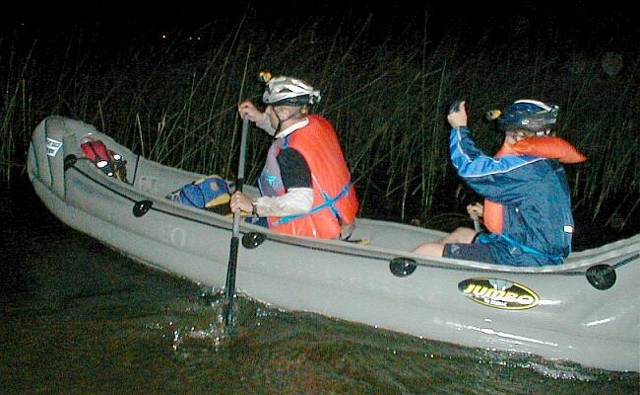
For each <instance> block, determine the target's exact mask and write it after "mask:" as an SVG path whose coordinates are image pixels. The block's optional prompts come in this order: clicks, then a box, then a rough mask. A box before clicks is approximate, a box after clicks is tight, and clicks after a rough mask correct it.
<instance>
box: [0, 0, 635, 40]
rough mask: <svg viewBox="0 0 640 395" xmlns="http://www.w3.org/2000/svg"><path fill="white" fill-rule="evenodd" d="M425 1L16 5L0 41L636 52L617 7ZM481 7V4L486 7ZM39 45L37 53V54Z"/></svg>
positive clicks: (631, 22)
mask: <svg viewBox="0 0 640 395" xmlns="http://www.w3.org/2000/svg"><path fill="white" fill-rule="evenodd" d="M465 3H469V4H465V5H462V2H454V1H424V2H418V3H415V2H412V3H410V4H402V3H400V4H384V3H383V4H381V5H372V4H370V2H365V1H357V2H339V1H324V2H313V1H299V0H295V1H288V2H258V1H233V2H222V1H209V2H184V1H183V2H177V3H176V2H157V3H154V2H134V1H130V2H122V1H97V2H95V1H93V2H88V1H85V2H80V1H70V2H47V3H46V4H38V3H30V2H23V3H17V4H15V5H12V8H14V10H13V11H11V12H7V11H6V10H5V11H3V13H2V16H0V18H1V19H0V21H1V25H2V34H3V36H8V35H13V36H14V38H15V36H19V37H20V38H21V39H22V40H25V41H29V40H28V39H29V38H38V40H40V42H41V43H46V45H55V43H60V44H61V45H65V44H66V43H68V41H67V38H68V37H70V36H69V35H78V34H79V32H83V34H84V35H85V36H91V38H92V40H94V41H92V43H93V45H95V46H102V45H104V46H105V47H106V48H111V49H113V48H117V47H119V46H124V47H126V46H129V45H131V44H134V45H147V44H153V43H154V42H156V41H157V40H161V36H162V34H167V35H169V36H168V37H169V38H171V37H174V38H175V37H176V36H182V37H187V36H189V35H190V34H193V33H194V32H196V31H198V30H199V29H204V30H206V31H208V32H214V33H215V32H216V31H218V32H221V33H223V32H225V31H227V30H230V29H233V28H234V26H237V23H238V22H239V21H240V20H241V18H242V17H246V18H247V19H246V22H247V23H248V26H250V27H251V28H252V29H253V30H254V31H255V32H260V33H263V34H265V35H269V36H273V37H283V36H286V34H288V33H292V34H296V33H298V32H299V29H301V28H305V27H308V26H312V25H313V24H314V22H320V23H319V25H318V26H315V27H314V29H315V30H316V32H317V33H318V34H323V33H326V34H328V35H332V34H334V33H335V31H336V29H337V28H338V27H339V26H340V27H341V29H342V30H343V31H344V30H345V29H344V26H349V25H351V26H353V31H351V32H348V31H344V34H345V35H348V34H351V33H356V32H357V31H359V30H360V28H361V27H362V25H363V23H364V21H365V20H367V18H368V17H369V16H370V17H371V20H370V25H369V28H368V32H367V33H368V34H366V35H365V36H364V37H366V39H367V40H370V41H371V44H372V45H375V44H376V42H377V41H384V40H385V39H388V38H389V37H391V36H395V35H402V34H405V35H407V38H408V41H407V45H411V41H409V38H410V37H411V35H412V34H422V33H423V31H424V29H425V21H426V26H427V28H426V31H427V36H428V40H429V41H430V42H431V43H435V42H437V41H438V40H440V39H441V38H442V37H445V36H449V37H458V38H459V42H460V43H462V44H463V45H469V46H474V45H475V44H477V42H478V40H480V39H481V38H488V39H489V40H490V42H491V44H493V45H496V46H500V45H519V44H522V43H525V42H526V43H532V42H535V43H539V44H544V43H552V44H553V45H557V46H558V50H559V51H565V50H578V51H582V52H586V53H589V52H595V51H597V52H602V51H603V50H606V51H617V52H622V53H628V52H637V48H638V39H639V38H640V34H639V28H638V22H637V20H636V18H635V16H634V13H633V12H631V10H630V8H629V7H628V6H623V5H622V2H618V1H614V2H612V1H606V2H597V3H595V4H591V3H583V2H576V3H575V4H570V5H567V4H564V2H559V1H556V2H544V1H542V2H541V1H528V0H527V1H497V2H496V1H493V2H465ZM485 3H486V4H485ZM41 45H42V44H41Z"/></svg>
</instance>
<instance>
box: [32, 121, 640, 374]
mask: <svg viewBox="0 0 640 395" xmlns="http://www.w3.org/2000/svg"><path fill="white" fill-rule="evenodd" d="M88 137H90V138H91V139H93V140H94V141H100V142H102V143H103V144H104V146H105V147H106V148H107V149H108V150H109V151H110V152H113V153H117V154H118V155H121V156H122V157H124V160H126V165H125V166H126V174H127V176H126V178H125V179H123V180H120V179H118V178H117V177H109V176H108V175H107V174H105V172H103V171H101V169H99V168H98V167H97V166H96V165H95V163H94V161H91V160H83V159H86V156H87V152H86V150H83V147H81V145H82V142H83V141H87V138H88ZM123 162H124V161H123ZM28 173H29V177H30V180H31V182H32V184H33V187H34V190H35V192H36V193H37V195H38V196H39V197H40V198H41V200H42V201H43V202H44V204H45V205H46V207H48V209H49V210H51V211H52V212H53V213H54V214H55V215H56V216H57V217H58V218H59V219H60V220H61V221H62V222H64V223H66V224H67V225H69V226H70V227H72V228H75V229H77V230H78V231H80V232H83V233H86V234H88V235H90V236H92V237H94V238H96V239H98V240H99V241H100V242H102V243H104V244H105V245H108V246H110V247H111V248H113V249H116V250H118V251H120V252H122V253H123V254H125V255H127V256H129V257H131V258H133V259H134V260H136V261H139V262H141V263H143V264H145V265H149V266H151V267H154V268H157V269H160V270H163V271H166V272H169V273H172V274H175V275H177V276H180V277H184V278H187V279H190V280H192V281H195V282H198V283H201V284H204V285H207V286H212V287H218V288H222V287H223V286H224V284H225V277H226V270H227V263H228V259H229V258H228V254H229V241H230V238H231V228H232V219H231V217H230V216H226V215H223V214H218V213H216V212H213V211H210V210H203V209H199V208H194V207H189V206H186V205H184V204H181V203H180V202H178V201H174V200H170V199H167V195H168V194H170V193H171V192H173V191H175V190H177V189H178V188H180V187H181V186H183V185H186V184H189V183H191V182H192V181H194V180H197V179H200V178H201V177H203V175H201V174H195V173H190V172H186V171H183V170H180V169H176V168H171V167H167V166H163V165H161V164H159V163H156V162H153V161H150V160H147V159H145V158H144V157H141V156H138V155H136V154H135V153H134V152H132V151H131V150H129V149H127V148H126V147H124V146H122V145H120V144H118V143H117V142H116V141H114V140H113V139H112V138H110V137H109V136H108V135H106V134H104V133H101V132H99V131H98V130H96V129H95V128H94V127H93V126H91V125H89V124H86V123H83V122H81V121H78V120H72V119H68V118H63V117H59V116H51V117H48V118H46V119H45V120H43V121H42V122H41V123H40V124H39V125H38V126H37V127H36V129H35V131H34V132H33V135H32V140H31V144H30V147H29V153H28ZM245 192H246V193H248V194H250V195H255V194H257V193H258V191H257V190H256V189H255V188H252V187H245ZM443 235H444V233H443V232H440V231H436V230H429V229H424V228H420V227H415V226H410V225H405V224H399V223H394V222H385V221H377V220H372V219H365V218H360V219H358V220H357V222H356V229H355V233H354V235H353V236H352V239H356V240H366V241H367V243H354V242H345V241H339V240H318V239H309V238H300V237H291V236H286V235H281V234H276V233H273V232H270V231H269V230H268V229H266V228H264V227H260V226H257V225H252V224H250V223H243V224H241V227H240V236H241V246H240V248H239V252H238V268H237V277H236V278H237V280H236V281H237V288H238V290H239V291H240V292H242V293H243V294H246V295H247V296H249V297H251V298H254V299H257V300H259V301H263V302H266V303H269V304H272V305H274V306H277V307H280V308H284V309H287V310H297V311H309V312H315V313H318V314H323V315H326V316H331V317H335V318H340V319H344V320H349V321H354V322H360V323H364V324H367V325H371V326H376V327H381V328H386V329H389V330H393V331H397V332H401V333H406V334H411V335H415V336H420V337H424V338H428V339H433V340H439V341H445V342H451V343H455V344H459V345H463V346H469V347H480V348H485V349H492V350H493V349H495V350H505V351H512V352H522V353H528V354H535V355H539V356H542V357H545V358H548V359H551V360H568V361H573V362H577V363H580V364H582V365H584V366H587V367H595V368H602V369H608V370H618V371H640V292H638V284H640V235H637V236H634V237H631V238H629V239H626V240H620V241H617V242H614V243H611V244H607V245H604V246H601V247H598V248H594V249H590V250H586V251H581V252H575V253H573V254H572V255H570V256H569V258H568V259H567V260H566V262H565V264H563V265H560V266H553V267H542V268H515V267H508V266H498V265H491V264H485V263H477V262H471V261H456V260H452V259H448V258H425V257H421V256H418V255H415V254H412V253H411V252H410V251H412V250H413V249H414V248H415V247H416V246H417V245H418V244H420V243H422V242H424V241H427V240H436V239H439V238H441V237H442V236H443Z"/></svg>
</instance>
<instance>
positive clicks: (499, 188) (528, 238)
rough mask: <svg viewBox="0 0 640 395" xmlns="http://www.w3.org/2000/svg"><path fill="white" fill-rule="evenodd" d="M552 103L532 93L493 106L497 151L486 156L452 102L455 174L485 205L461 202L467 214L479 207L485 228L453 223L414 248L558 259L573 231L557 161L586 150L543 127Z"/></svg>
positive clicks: (529, 262) (552, 113) (459, 255)
mask: <svg viewBox="0 0 640 395" xmlns="http://www.w3.org/2000/svg"><path fill="white" fill-rule="evenodd" d="M558 111H559V108H558V106H554V105H548V104H545V103H543V102H540V101H537V100H518V101H515V102H514V103H512V104H511V105H509V106H507V108H506V109H505V110H504V111H503V112H500V113H496V114H495V115H496V116H497V124H498V127H499V129H500V130H501V131H503V132H504V133H505V138H504V144H503V147H502V148H501V149H500V151H499V152H498V154H497V155H496V157H490V156H487V155H485V154H484V153H483V152H482V151H481V150H480V149H478V148H477V147H476V145H475V143H474V142H473V140H472V138H471V131H470V130H469V128H468V127H467V112H466V108H465V102H461V103H460V105H459V106H458V107H457V108H454V109H452V111H450V113H449V115H448V117H447V120H448V121H449V124H450V125H451V127H452V129H451V132H450V135H449V148H450V155H451V161H452V163H453V166H454V167H455V169H456V171H457V173H458V175H459V176H460V177H461V178H462V179H463V180H464V181H465V182H466V183H467V184H468V185H469V186H470V187H471V188H472V189H474V190H475V191H476V192H478V193H479V194H480V195H483V196H484V197H485V198H486V201H485V204H484V206H483V205H473V206H471V207H468V210H469V213H470V214H471V215H472V217H474V216H475V217H477V216H480V215H482V214H484V220H485V226H486V227H487V229H488V232H480V233H478V232H476V231H475V230H473V229H469V228H458V229H456V230H455V231H453V232H452V233H451V234H449V235H448V236H447V237H445V238H443V239H442V240H440V241H438V242H429V243H424V244H422V245H420V246H418V247H417V248H416V249H415V250H414V252H415V253H417V254H423V255H430V256H443V257H447V258H455V259H465V260H472V261H479V262H486V263H494V264H503V265H512V266H545V265H559V264H562V263H563V261H564V258H566V257H567V256H568V255H569V253H570V252H571V238H572V234H573V231H574V221H573V215H572V213H571V197H570V193H569V186H568V183H567V178H566V174H565V171H564V168H563V166H562V163H578V162H581V161H584V160H586V158H585V157H584V156H583V155H582V154H581V153H579V152H578V151H577V150H576V149H575V147H573V146H572V145H571V144H569V143H568V142H567V141H565V140H563V139H561V138H559V137H556V136H552V135H550V132H551V129H552V128H553V127H554V126H555V124H556V120H557V117H558ZM483 211H484V212H483Z"/></svg>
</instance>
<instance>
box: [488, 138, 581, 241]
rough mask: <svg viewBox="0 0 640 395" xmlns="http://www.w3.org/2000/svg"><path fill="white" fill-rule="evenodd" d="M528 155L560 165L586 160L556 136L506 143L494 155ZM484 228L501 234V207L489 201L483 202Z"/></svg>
mask: <svg viewBox="0 0 640 395" xmlns="http://www.w3.org/2000/svg"><path fill="white" fill-rule="evenodd" d="M505 155H528V156H535V157H540V158H549V159H558V160H560V162H561V163H569V164H570V163H580V162H584V161H585V160H587V157H586V156H584V155H583V154H582V153H581V152H580V151H578V150H577V149H576V147H574V146H573V145H571V143H569V142H568V141H567V140H564V139H563V138H560V137H557V136H534V137H529V138H526V139H524V140H520V141H518V142H517V143H515V144H507V143H506V142H505V143H504V144H503V145H502V147H501V148H500V149H499V150H498V152H496V154H495V155H494V156H495V157H496V158H499V157H501V156H505ZM483 218H484V226H485V228H487V230H489V231H490V232H491V233H495V234H501V233H502V225H503V222H502V205H501V204H500V203H496V202H494V201H491V200H489V199H485V200H484V215H483Z"/></svg>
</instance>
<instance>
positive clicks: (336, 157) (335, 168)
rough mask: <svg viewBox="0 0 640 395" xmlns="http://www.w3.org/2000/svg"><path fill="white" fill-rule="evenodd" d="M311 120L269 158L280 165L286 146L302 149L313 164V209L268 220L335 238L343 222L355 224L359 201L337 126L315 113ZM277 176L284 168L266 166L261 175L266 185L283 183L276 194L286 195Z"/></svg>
mask: <svg viewBox="0 0 640 395" xmlns="http://www.w3.org/2000/svg"><path fill="white" fill-rule="evenodd" d="M308 119H309V124H308V125H307V126H305V127H303V128H301V129H298V130H296V131H294V132H293V133H292V134H290V135H289V136H287V137H284V138H282V139H277V140H276V141H274V143H273V145H272V147H271V149H270V150H269V155H268V156H269V157H271V158H269V157H268V158H267V162H268V163H271V164H272V165H273V164H276V165H277V161H276V160H275V157H277V155H278V153H279V152H280V150H282V149H284V148H293V149H295V150H296V151H298V152H299V153H300V154H301V155H302V156H303V157H304V159H305V161H306V162H307V165H308V166H309V172H310V174H311V181H312V188H313V208H312V209H311V212H309V213H307V214H303V215H291V216H286V217H267V221H268V222H269V229H273V230H275V231H277V232H281V233H287V234H291V235H297V236H308V237H317V238H322V239H333V238H337V237H339V236H340V231H341V229H342V225H343V224H352V223H353V221H354V220H355V217H356V214H357V213H358V208H359V203H358V199H357V197H356V193H355V189H354V187H353V185H352V183H351V174H350V173H349V169H348V167H347V163H346V161H345V159H344V155H343V153H342V149H341V148H340V142H339V141H338V136H337V134H336V132H335V130H334V128H333V126H331V124H330V123H329V122H328V121H327V120H326V119H324V118H323V117H321V116H318V115H311V116H309V117H308ZM278 170H279V169H278ZM274 178H280V171H270V170H269V169H268V166H265V170H263V175H262V176H261V179H262V180H264V182H263V183H262V185H264V184H265V183H267V182H270V184H272V185H279V187H277V188H276V189H275V190H274V191H273V192H272V193H273V194H275V195H278V196H279V195H283V194H284V193H285V190H284V187H282V186H281V185H282V183H281V180H274ZM261 190H263V188H262V187H261ZM264 192H265V191H264V190H263V193H264Z"/></svg>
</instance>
